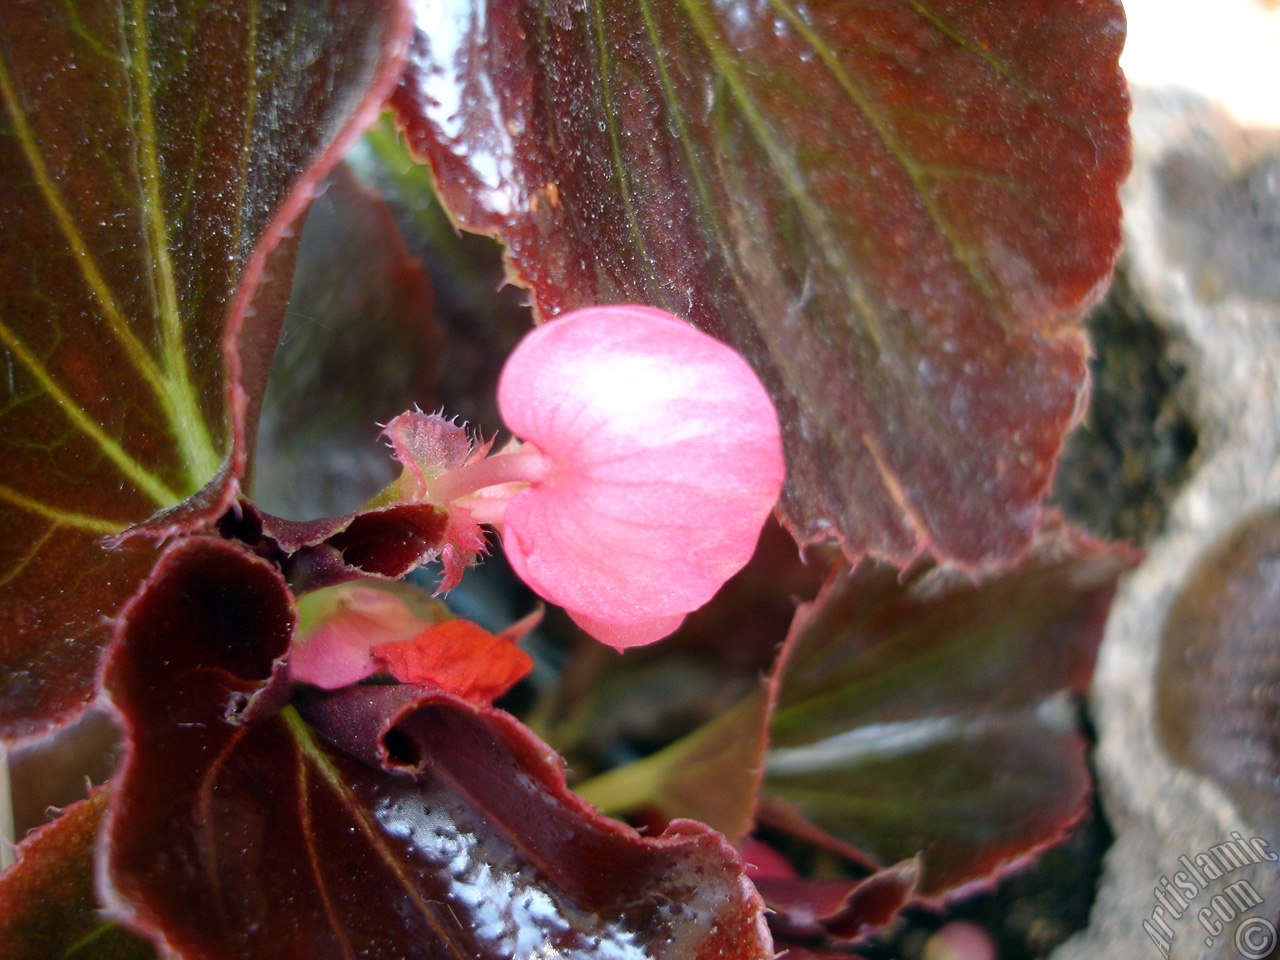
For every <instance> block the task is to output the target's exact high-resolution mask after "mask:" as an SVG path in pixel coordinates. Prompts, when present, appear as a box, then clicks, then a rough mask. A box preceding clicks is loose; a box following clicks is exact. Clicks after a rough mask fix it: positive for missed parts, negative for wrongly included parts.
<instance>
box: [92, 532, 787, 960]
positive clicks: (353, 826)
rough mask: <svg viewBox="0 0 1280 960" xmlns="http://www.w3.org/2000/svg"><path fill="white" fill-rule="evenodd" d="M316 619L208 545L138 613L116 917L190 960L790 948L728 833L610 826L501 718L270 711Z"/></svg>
mask: <svg viewBox="0 0 1280 960" xmlns="http://www.w3.org/2000/svg"><path fill="white" fill-rule="evenodd" d="M293 616H294V615H293V611H292V603H291V601H290V599H289V596H288V592H287V590H286V588H285V585H284V582H283V580H282V579H281V578H280V577H279V575H278V574H277V573H276V572H275V571H274V570H273V569H272V568H271V567H269V566H268V565H267V564H265V563H264V562H262V561H260V560H258V559H256V558H254V557H252V556H250V555H249V554H248V553H247V552H245V551H244V550H243V549H242V548H241V547H238V546H236V545H233V544H228V543H226V542H223V541H215V540H210V539H203V538H196V539H192V540H189V541H188V542H186V543H185V544H182V545H180V546H178V547H176V548H174V549H173V550H172V551H171V552H169V553H168V554H167V555H166V557H165V558H164V559H163V560H162V561H161V563H160V564H159V565H158V567H157V569H156V572H155V573H154V574H153V575H152V577H151V578H150V580H149V581H148V584H147V586H146V588H145V590H144V591H143V592H141V593H140V594H139V595H138V596H137V597H136V598H135V599H134V600H133V601H131V603H130V605H129V607H128V608H127V609H126V612H125V614H124V616H123V617H122V620H121V624H122V625H121V628H120V631H119V635H118V640H117V643H116V645H114V646H113V648H112V653H111V655H110V657H109V660H108V664H107V668H106V673H105V683H106V687H107V690H108V692H109V695H110V697H111V702H112V703H113V705H114V707H115V709H116V710H117V711H118V712H119V714H120V717H121V719H122V721H123V723H124V726H125V729H126V736H127V742H128V752H127V754H126V758H125V762H124V764H123V766H122V769H121V771H120V774H119V776H118V777H117V779H116V781H115V794H114V796H115V800H114V801H113V806H112V811H111V814H110V817H109V822H108V825H107V832H106V835H105V850H104V852H103V856H104V858H105V876H106V879H107V887H108V897H107V898H108V903H109V906H110V907H111V908H112V909H113V910H114V912H115V913H117V914H119V915H122V916H124V917H127V918H128V919H129V920H130V921H131V922H132V923H134V924H136V925H138V926H140V927H141V928H142V929H144V930H146V931H148V932H149V933H151V935H153V936H155V937H157V938H162V939H163V940H164V941H165V942H166V943H167V944H168V945H169V947H170V948H172V949H173V950H175V951H177V952H179V953H180V954H181V955H182V956H183V957H184V958H220V960H223V958H225V960H230V958H239V957H246V956H252V957H255V958H262V960H273V958H293V957H298V956H306V957H313V958H316V960H325V958H329V957H334V958H339V957H343V958H345V957H353V956H360V957H367V958H370V960H375V958H403V957H408V956H413V957H420V958H432V957H441V958H445V957H449V958H456V957H474V958H477V960H483V958H494V960H497V958H504V960H505V958H509V957H512V956H531V955H552V954H554V955H557V956H564V957H573V958H579V957H580V958H583V960H585V958H588V957H591V958H604V957H608V958H619V960H623V958H625V960H631V958H635V960H641V958H650V957H653V958H664V960H684V958H707V960H710V958H713V957H714V958H724V960H735V958H744V960H746V958H751V960H764V958H767V957H770V956H771V955H772V951H771V948H770V944H769V942H768V937H767V934H765V933H763V931H762V927H761V911H762V909H763V907H762V904H761V903H760V902H759V900H758V898H757V897H756V896H755V894H754V891H753V890H751V888H750V887H749V885H747V884H746V883H745V881H744V880H743V878H742V876H741V863H740V861H738V859H737V857H736V856H735V855H734V854H733V853H732V851H731V849H730V848H728V846H727V845H726V844H725V843H724V841H723V840H722V839H721V838H719V837H717V836H716V835H715V834H713V833H711V832H710V831H709V830H707V829H706V828H704V827H701V826H700V825H697V824H684V825H675V826H674V827H673V829H672V830H671V831H670V832H669V833H668V834H666V835H664V836H662V837H658V838H651V839H646V838H641V837H639V836H638V835H637V834H636V833H635V832H634V831H632V830H631V829H630V828H628V827H625V826H623V825H621V824H618V823H615V822H613V821H608V820H605V819H603V818H601V817H599V816H597V815H596V814H594V812H593V811H591V810H590V808H589V807H587V806H586V805H585V804H584V803H583V802H582V801H581V800H579V799H577V798H576V797H574V796H573V795H572V794H571V793H570V792H569V791H568V790H567V789H566V787H565V785H564V778H563V772H562V768H561V766H560V763H559V761H558V758H556V757H555V755H554V754H552V753H551V752H550V751H549V750H548V749H547V748H546V747H545V745H543V744H542V743H541V742H540V741H538V740H537V739H535V738H534V737H533V736H532V735H531V734H530V733H528V732H527V731H526V730H525V729H524V728H523V727H522V726H520V725H519V724H518V723H517V722H516V721H515V720H514V719H512V718H511V717H510V716H508V715H507V714H505V713H502V712H501V711H497V710H492V709H490V708H484V707H476V706H472V705H470V704H467V703H465V702H464V701H461V700H459V699H457V698H454V697H451V696H449V695H447V694H443V693H431V692H429V691H428V692H425V693H424V692H423V691H422V690H421V689H420V688H416V687H409V686H404V685H401V686H380V687H354V688H348V689H347V690H344V691H340V692H338V693H337V694H334V695H331V696H328V697H323V698H319V699H312V700H309V701H304V702H302V703H301V704H300V705H299V707H298V708H296V709H295V707H293V706H285V707H284V708H283V710H278V711H277V712H274V713H272V712H270V709H269V708H270V705H271V704H270V701H271V693H272V690H273V686H274V684H273V681H272V679H270V678H271V676H272V675H273V673H274V674H275V675H276V676H277V677H278V676H279V661H277V660H276V659H275V658H276V657H277V656H279V655H280V654H282V653H283V652H284V651H285V649H286V648H287V645H288V643H289V639H290V635H291V633H292V627H293ZM246 704H247V708H246ZM299 711H301V713H300V712H299ZM303 715H305V716H306V718H307V719H306V720H304V719H303ZM177 758H180V759H177ZM193 904H197V905H199V906H198V908H193Z"/></svg>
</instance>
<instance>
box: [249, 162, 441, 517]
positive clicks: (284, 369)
mask: <svg viewBox="0 0 1280 960" xmlns="http://www.w3.org/2000/svg"><path fill="white" fill-rule="evenodd" d="M354 251H358V255H355V256H353V252H354ZM293 290H294V295H293V296H292V298H291V299H290V306H289V316H288V320H287V322H286V324H285V328H284V331H283V334H282V336H281V338H280V345H279V347H278V348H277V349H276V356H275V360H274V362H273V364H272V367H271V379H270V380H269V381H268V393H267V397H266V402H265V406H264V412H263V418H262V422H261V424H260V430H259V434H258V447H257V456H256V458H255V462H254V471H255V472H254V487H253V498H254V502H255V503H257V504H258V505H259V506H260V507H262V508H263V509H264V510H267V511H270V512H271V513H275V514H279V515H281V516H290V517H317V516H324V515H326V514H334V513H347V512H349V511H351V510H354V509H356V508H358V507H359V506H361V505H362V504H364V503H365V502H366V501H367V500H369V498H370V497H372V496H373V495H374V494H376V493H377V492H378V491H379V490H381V489H382V488H383V487H385V486H386V485H387V484H388V483H390V482H391V481H392V480H393V479H394V477H395V469H394V462H393V461H392V460H391V458H390V457H388V456H387V451H386V447H385V446H383V444H382V443H381V442H379V440H378V436H377V434H378V426H377V424H383V423H386V422H387V421H388V420H390V419H391V418H392V417H394V416H395V415H396V414H398V413H400V412H401V411H402V410H406V409H408V408H410V407H412V406H414V405H420V406H422V407H424V408H429V407H431V406H432V405H434V403H435V400H434V385H435V381H436V377H437V375H438V373H439V367H440V359H441V356H442V353H443V347H444V337H443V332H442V331H441V329H440V327H439V325H438V324H437V323H436V321H435V318H434V315H433V308H434V304H433V299H432V295H431V283H430V281H429V280H428V278H427V275H426V272H425V270H424V268H423V265H422V263H421V262H419V261H418V260H416V259H414V258H413V257H411V256H410V255H409V254H408V252H407V251H406V250H405V246H404V242H403V241H402V240H401V238H400V232H399V230H398V229H397V227H396V224H395V221H394V220H393V219H392V216H391V212H390V211H389V210H388V208H387V205H386V204H385V203H383V201H382V200H381V199H380V198H378V197H377V196H375V195H374V194H373V193H371V192H370V191H368V190H366V189H365V188H364V187H362V186H361V185H360V184H359V183H358V182H357V181H356V180H355V178H354V177H353V176H352V174H351V172H350V170H349V169H348V168H347V166H346V165H345V164H343V165H341V166H339V167H338V168H337V169H336V170H335V171H334V172H333V174H332V175H331V176H330V177H329V179H328V181H327V182H326V185H325V188H324V193H322V194H321V195H320V196H319V197H317V198H316V199H315V200H314V201H313V202H312V204H311V208H310V210H309V211H308V212H307V219H306V225H305V227H304V229H303V231H302V246H301V249H300V252H299V259H298V270H297V272H296V273H295V274H294V280H293Z"/></svg>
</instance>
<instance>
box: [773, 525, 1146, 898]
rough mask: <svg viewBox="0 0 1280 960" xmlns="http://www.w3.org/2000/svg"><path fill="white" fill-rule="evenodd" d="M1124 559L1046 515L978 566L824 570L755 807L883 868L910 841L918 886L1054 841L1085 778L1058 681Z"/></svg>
mask: <svg viewBox="0 0 1280 960" xmlns="http://www.w3.org/2000/svg"><path fill="white" fill-rule="evenodd" d="M1135 561H1136V557H1135V556H1134V554H1133V552H1132V551H1129V550H1127V549H1124V548H1118V547H1114V546H1108V545H1106V544H1104V543H1101V542H1099V541H1096V540H1093V539H1092V538H1090V537H1088V536H1087V535H1084V534H1081V533H1079V532H1077V531H1074V530H1071V529H1070V528H1065V527H1062V526H1061V525H1057V524H1055V525H1053V526H1051V527H1050V528H1047V529H1046V530H1045V531H1044V532H1042V534H1041V535H1040V537H1039V538H1038V540H1037V544H1036V546H1035V547H1034V548H1033V550H1032V552H1031V554H1029V555H1028V557H1027V558H1025V559H1024V560H1023V561H1022V562H1021V563H1020V564H1019V565H1018V566H1017V567H1016V568H1014V569H1013V570H1011V571H1009V572H1007V573H1005V574H1001V575H999V576H995V577H991V578H989V579H987V580H986V581H980V582H977V583H975V582H973V581H970V580H968V579H965V578H960V577H957V576H955V575H952V574H945V573H943V572H942V571H939V570H933V571H928V570H927V569H917V570H916V571H914V572H913V573H910V574H908V575H907V578H906V579H905V580H903V579H902V578H901V576H900V575H899V573H898V572H897V571H895V570H892V569H889V568H885V567H867V568H864V569H862V570H859V571H854V572H852V573H845V574H843V575H841V576H838V577H836V578H835V579H834V580H833V582H832V583H831V584H829V585H828V587H827V588H826V589H825V590H824V592H823V594H822V595H821V596H820V597H819V598H818V600H817V601H815V602H814V603H813V604H812V605H810V606H809V607H807V608H804V609H802V610H801V613H800V615H799V616H798V617H797V620H796V625H795V628H794V630H793V634H792V636H791V637H790V638H789V639H788V642H787V647H786V648H785V649H784V652H783V659H782V664H781V666H780V668H779V669H780V670H781V677H780V681H779V688H778V694H777V698H778V699H777V710H776V712H775V714H774V717H773V721H772V723H771V725H770V751H769V753H768V755H767V757H766V761H765V781H764V798H765V804H764V806H763V807H762V808H761V811H760V815H761V816H762V818H763V819H764V820H766V821H768V822H770V823H773V824H774V825H775V826H778V827H781V828H784V829H788V830H792V831H794V832H797V833H799V834H801V835H802V836H807V837H808V838H809V839H817V840H819V841H822V840H824V839H825V841H826V842H828V843H829V844H830V845H831V846H833V847H834V848H836V849H838V850H840V851H841V852H843V853H845V854H847V855H850V856H854V857H857V856H858V855H859V854H860V853H861V854H869V855H870V856H871V858H872V861H873V862H875V863H879V864H882V865H883V864H889V863H894V862H897V861H900V860H906V859H910V858H912V857H914V856H916V855H917V854H923V871H922V877H921V893H922V894H924V895H925V896H927V897H931V898H936V897H939V896H941V895H943V894H946V893H948V892H950V891H953V890H955V889H957V888H959V887H961V886H964V885H966V884H969V883H972V882H975V881H979V880H982V879H984V878H986V877H988V876H990V875H992V874H994V873H997V872H999V871H1001V870H1004V869H1006V868H1008V867H1009V866H1010V865H1012V864H1015V863H1018V862H1020V861H1022V860H1024V859H1025V858H1026V857H1027V856H1028V855H1029V854H1031V853H1033V852H1035V851H1036V850H1038V849H1040V848H1042V847H1044V846H1045V845H1047V844H1049V843H1052V842H1054V841H1056V840H1058V839H1060V838H1061V837H1062V836H1063V834H1064V831H1065V830H1066V829H1067V828H1068V827H1070V826H1071V825H1072V824H1073V823H1074V822H1076V820H1078V819H1079V817H1080V816H1081V815H1082V814H1083V813H1084V810H1085V807H1084V804H1085V801H1086V798H1087V796H1088V793H1089V782H1090V781H1089V773H1088V769H1087V767H1086V766H1085V743H1084V739H1083V737H1082V736H1081V735H1080V733H1079V731H1078V730H1077V723H1076V717H1075V713H1074V710H1073V709H1072V706H1071V704H1070V702H1069V700H1067V699H1065V697H1064V695H1065V694H1066V693H1069V692H1080V691H1083V689H1084V688H1085V686H1086V685H1087V684H1088V681H1089V677H1090V675H1091V673H1092V669H1093V659H1094V654H1095V651H1096V649H1097V644H1098V641H1099V640H1100V638H1101V634H1102V627H1103V624H1104V622H1105V620H1106V615H1107V611H1108V609H1109V607H1110V603H1111V597H1112V595H1113V593H1114V591H1115V586H1116V580H1117V578H1118V576H1119V575H1120V574H1121V573H1122V572H1123V571H1124V570H1125V569H1126V568H1127V567H1129V566H1131V565H1132V564H1133V563H1134V562H1135Z"/></svg>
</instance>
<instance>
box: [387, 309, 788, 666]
mask: <svg viewBox="0 0 1280 960" xmlns="http://www.w3.org/2000/svg"><path fill="white" fill-rule="evenodd" d="M498 408H499V410H500V412H501V414H502V418H503V420H504V421H505V423H506V425H507V427H508V428H510V430H511V431H512V433H514V434H515V435H516V436H517V437H519V438H521V440H523V444H522V445H513V446H512V447H509V448H507V449H504V450H503V451H500V452H499V453H498V454H495V455H493V456H490V457H488V458H486V459H480V460H476V459H475V458H474V457H471V458H469V460H468V462H467V463H466V465H465V466H462V467H460V468H458V469H456V470H452V471H448V472H446V473H444V474H442V475H438V476H437V477H435V478H434V479H426V481H425V488H426V491H427V495H428V496H429V497H430V498H431V499H432V500H435V501H437V502H447V503H450V504H451V505H452V506H454V507H455V508H457V507H461V508H462V509H464V510H466V511H467V516H468V517H469V518H471V519H472V520H474V521H476V522H487V523H493V524H494V525H495V526H497V527H498V528H499V529H500V530H501V532H502V537H503V543H504V546H505V550H506V555H507V558H508V559H509V560H510V562H511V565H512V567H513V568H514V569H515V571H516V573H517V574H518V575H519V576H520V577H521V579H523V580H524V581H525V582H526V583H527V584H529V586H530V587H532V588H533V589H534V590H535V591H537V592H538V593H539V594H541V595H542V596H543V597H545V598H546V599H548V600H550V601H552V602H553V603H557V604H559V605H560V606H562V607H564V608H565V609H566V610H567V611H568V613H569V614H570V616H572V617H573V619H574V620H575V621H576V622H577V623H578V624H579V625H580V626H581V627H582V628H583V629H584V630H586V631H587V632H588V633H590V634H592V635H593V636H595V637H596V638H597V639H599V640H602V641H604V642H605V643H607V644H610V645H611V646H614V647H617V648H619V649H622V648H624V647H631V646H636V645H638V644H643V643H650V642H652V641H654V640H658V639H660V638H662V637H664V636H667V635H668V634H670V633H671V632H673V631H674V630H675V629H676V627H678V626H679V625H680V623H681V621H682V620H683V619H684V617H685V615H686V614H687V613H689V612H690V611H692V610H694V609H696V608H698V607H700V606H702V605H703V604H704V603H706V602H707V601H708V600H710V599H711V597H712V595H713V594H715V592H716V591H717V590H718V589H719V588H720V587H721V585H723V583H724V582H725V581H726V580H727V579H728V578H729V577H730V576H732V575H733V574H734V573H736V572H737V571H738V570H740V569H741V568H742V566H743V565H744V564H745V563H746V562H747V560H748V559H750V557H751V554H752V552H753V550H754V549H755V545H756V541H757V539H758V538H759V535H760V529H761V527H762V526H763V524H764V521H765V520H766V519H767V518H768V516H769V513H770V511H771V510H772V509H773V506H774V504H775V503H776V501H777V499H778V494H779V492H780V491H781V488H782V482H783V479H784V473H785V468H784V464H783V457H782V443H781V437H780V431H779V427H778V417H777V414H776V412H775V411H774V408H773V404H772V402H771V401H770V399H769V395H768V394H767V393H766V392H765V389H764V387H763V386H762V385H761V383H760V381H759V379H758V378H757V377H756V374H755V372H754V371H753V370H752V369H751V367H750V366H749V365H748V364H747V363H746V361H745V360H743V359H742V357H740V356H739V355H738V354H737V353H735V352H734V351H733V350H732V349H731V348H730V347H728V346H726V345H725V344H723V343H721V342H720V341H718V340H715V339H714V338H712V337H709V336H707V335H706V334H704V333H701V332H700V331H698V330H697V329H695V328H694V327H692V326H690V325H689V324H688V323H686V322H685V321H683V320H680V319H678V318H676V317H673V316H671V315H670V314H668V313H664V312H663V311H661V310H655V309H652V308H650V307H642V306H615V307H590V308H586V309H583V310H576V311H573V312H571V313H567V314H565V315H564V316H562V317H559V318H557V319H555V320H552V321H550V322H548V323H546V324H544V325H543V326H541V327H538V328H537V329H535V330H533V331H532V332H530V333H529V334H528V335H527V336H526V337H525V338H524V340H522V341H521V342H520V343H519V344H518V345H517V346H516V348H515V350H514V351H513V352H512V354H511V357H510V358H509V359H508V361H507V364H506V366H505V367H504V368H503V371H502V376H501V379H500V381H499V384H498ZM419 416H421V415H419ZM390 426H391V425H389V428H390ZM406 465H407V464H406Z"/></svg>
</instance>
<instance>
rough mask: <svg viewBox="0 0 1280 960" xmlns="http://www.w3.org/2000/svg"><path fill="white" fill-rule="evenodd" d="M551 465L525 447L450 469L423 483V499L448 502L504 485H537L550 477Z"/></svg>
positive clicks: (548, 459)
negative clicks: (425, 490)
mask: <svg viewBox="0 0 1280 960" xmlns="http://www.w3.org/2000/svg"><path fill="white" fill-rule="evenodd" d="M553 469H554V464H553V463H552V462H551V459H550V458H549V457H546V456H544V455H543V454H542V453H541V452H539V451H538V450H537V449H536V448H533V447H532V446H531V445H529V444H525V447H524V448H523V449H522V450H520V451H519V452H518V453H501V454H498V455H497V456H496V457H486V458H485V459H483V460H477V461H476V462H475V463H468V464H467V465H466V466H463V467H458V468H457V469H456V470H450V471H449V472H448V473H445V474H442V475H441V476H439V477H436V478H435V479H434V480H431V481H429V482H428V483H427V499H428V500H430V501H431V502H432V503H449V502H450V501H453V500H457V499H459V498H460V497H466V496H469V495H471V494H473V493H475V492H476V491H477V490H483V489H485V488H486V487H496V486H500V485H502V484H505V483H538V482H540V481H542V480H545V479H546V478H547V477H548V476H550V475H551V472H552V470H553Z"/></svg>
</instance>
